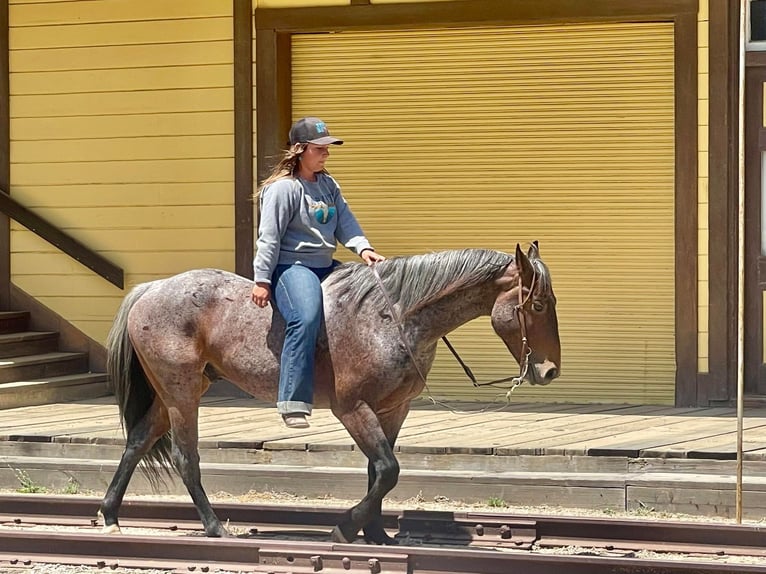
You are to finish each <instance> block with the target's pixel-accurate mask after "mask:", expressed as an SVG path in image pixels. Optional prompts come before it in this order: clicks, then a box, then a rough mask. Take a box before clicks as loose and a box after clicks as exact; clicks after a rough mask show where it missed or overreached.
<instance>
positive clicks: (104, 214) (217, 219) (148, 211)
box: [36, 204, 233, 248]
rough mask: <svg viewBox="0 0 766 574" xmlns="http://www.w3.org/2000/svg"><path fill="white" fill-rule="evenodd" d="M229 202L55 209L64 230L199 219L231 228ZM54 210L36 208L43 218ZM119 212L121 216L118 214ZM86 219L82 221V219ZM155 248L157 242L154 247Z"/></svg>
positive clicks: (183, 225)
mask: <svg viewBox="0 0 766 574" xmlns="http://www.w3.org/2000/svg"><path fill="white" fill-rule="evenodd" d="M232 211H233V209H232V206H231V205H216V204H213V205H188V206H187V205H177V206H176V205H155V206H153V207H148V206H147V207H78V208H72V209H66V208H61V209H57V210H55V212H56V213H57V214H59V215H58V216H57V219H58V221H57V225H58V227H59V228H60V229H62V230H64V231H73V230H77V229H80V228H83V227H84V228H85V229H101V230H111V229H115V228H122V229H132V228H139V229H140V228H142V227H154V226H157V227H159V226H163V227H165V228H167V229H195V228H196V227H197V225H195V224H196V223H198V222H199V221H205V226H206V227H222V228H227V227H228V228H230V227H231V215H232ZM49 212H50V213H53V210H46V209H44V208H38V209H37V210H36V213H38V214H40V216H41V217H45V216H46V214H48V213H49ZM120 214H122V217H120ZM83 218H85V221H83ZM154 247H155V248H156V247H157V246H156V245H155V246H154Z"/></svg>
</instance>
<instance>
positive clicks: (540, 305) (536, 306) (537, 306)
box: [532, 301, 545, 313]
mask: <svg viewBox="0 0 766 574" xmlns="http://www.w3.org/2000/svg"><path fill="white" fill-rule="evenodd" d="M532 309H534V310H535V311H537V312H538V313H542V312H543V309H545V305H543V303H542V301H532Z"/></svg>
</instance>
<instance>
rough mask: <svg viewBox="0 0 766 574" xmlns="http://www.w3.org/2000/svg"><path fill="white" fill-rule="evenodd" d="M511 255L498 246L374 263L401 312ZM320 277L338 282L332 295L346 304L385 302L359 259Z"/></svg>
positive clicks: (478, 279)
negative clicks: (497, 248)
mask: <svg viewBox="0 0 766 574" xmlns="http://www.w3.org/2000/svg"><path fill="white" fill-rule="evenodd" d="M513 259H514V258H513V257H512V256H511V255H508V254H507V253H503V252H501V251H493V250H489V249H459V250H454V251H439V252H436V253H426V254H423V255H411V256H408V257H393V258H391V259H386V260H385V261H382V262H380V263H376V264H375V268H376V269H377V270H378V273H379V274H380V277H381V279H382V281H383V284H384V285H385V287H386V292H387V293H388V296H389V297H390V298H391V301H392V302H393V303H394V304H395V305H398V306H399V309H400V311H399V312H400V314H401V316H402V317H404V316H406V315H407V314H408V313H412V312H414V311H416V310H417V309H419V308H421V307H422V306H424V305H427V304H428V303H430V302H431V301H434V300H435V299H438V298H440V297H442V296H444V295H446V294H449V293H452V292H454V291H457V290H458V289H462V288H465V287H472V286H474V285H478V284H481V283H484V282H486V281H490V280H492V279H494V278H495V277H497V276H499V275H500V274H501V273H502V272H503V271H504V270H505V268H506V267H508V265H509V264H510V263H511V262H513ZM325 282H326V283H327V284H328V285H329V284H332V285H335V286H336V289H337V287H340V289H339V290H337V297H338V298H339V300H341V301H343V302H344V303H346V304H349V305H350V307H351V308H352V309H358V308H359V307H360V306H361V305H362V303H364V302H365V301H369V302H370V303H372V304H373V305H374V306H376V307H378V308H381V309H384V308H386V307H387V305H388V304H387V302H386V300H385V296H384V295H383V292H382V291H381V289H380V285H379V284H378V281H377V279H376V278H375V276H374V274H373V273H372V270H370V269H369V268H368V267H367V265H365V264H363V263H346V264H345V265H341V266H340V267H338V269H336V270H335V271H334V272H333V273H331V274H330V276H329V277H328V278H327V279H326V280H325Z"/></svg>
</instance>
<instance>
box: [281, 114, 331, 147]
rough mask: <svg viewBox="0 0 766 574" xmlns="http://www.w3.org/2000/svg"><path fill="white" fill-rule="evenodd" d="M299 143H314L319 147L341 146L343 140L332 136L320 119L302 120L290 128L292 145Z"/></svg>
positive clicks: (309, 118) (308, 118)
mask: <svg viewBox="0 0 766 574" xmlns="http://www.w3.org/2000/svg"><path fill="white" fill-rule="evenodd" d="M297 143H313V144H317V145H327V144H335V145H340V144H342V143H343V140H341V139H338V138H336V137H333V136H331V135H330V132H329V131H327V124H325V123H324V122H323V121H322V120H320V119H319V118H313V117H307V118H301V119H299V120H298V121H297V122H295V123H294V124H293V127H291V128H290V145H293V144H297Z"/></svg>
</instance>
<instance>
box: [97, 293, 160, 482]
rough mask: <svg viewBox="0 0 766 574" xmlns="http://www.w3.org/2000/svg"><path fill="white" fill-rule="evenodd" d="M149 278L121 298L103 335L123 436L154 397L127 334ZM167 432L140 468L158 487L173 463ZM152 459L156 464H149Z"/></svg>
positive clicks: (136, 422) (153, 447)
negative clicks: (135, 307)
mask: <svg viewBox="0 0 766 574" xmlns="http://www.w3.org/2000/svg"><path fill="white" fill-rule="evenodd" d="M151 285H152V282H149V283H142V284H140V285H136V286H135V287H134V288H133V289H132V290H131V291H130V292H129V293H128V294H127V295H126V296H125V299H124V300H123V301H122V304H121V305H120V308H119V309H118V310H117V315H116V316H115V318H114V323H113V324H112V328H111V329H110V330H109V335H108V336H107V339H106V352H107V357H106V370H107V373H108V375H109V381H110V384H111V387H112V390H113V391H114V395H115V397H116V399H117V406H118V407H119V409H120V421H121V423H122V428H123V430H124V431H125V435H126V436H128V437H129V436H130V431H131V430H133V429H134V428H135V427H136V426H137V425H138V424H139V423H140V422H141V420H142V419H143V418H144V416H145V415H146V413H147V412H148V410H149V408H150V407H151V406H152V403H153V402H154V398H155V392H154V389H152V386H151V385H150V384H149V381H148V380H147V378H146V374H145V373H144V369H143V367H141V363H139V361H138V357H137V356H136V351H135V349H134V348H133V343H132V341H131V340H130V336H129V335H128V314H129V313H130V310H131V309H132V308H133V305H135V304H136V301H138V300H139V299H140V298H141V296H142V295H143V294H144V293H146V291H147V290H148V289H149V287H151ZM170 449H171V440H170V433H169V432H168V433H165V434H164V435H163V436H162V437H160V439H159V440H158V441H157V442H155V443H154V445H152V447H151V448H150V449H149V451H148V452H147V453H146V455H144V459H143V460H142V462H141V467H142V470H143V471H144V474H145V475H146V477H147V479H148V480H149V483H150V484H151V485H152V487H155V488H157V487H159V486H160V484H161V483H163V482H164V478H165V475H167V476H170V470H169V469H170V468H171V466H172V461H171V455H170ZM152 462H154V463H156V464H152Z"/></svg>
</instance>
